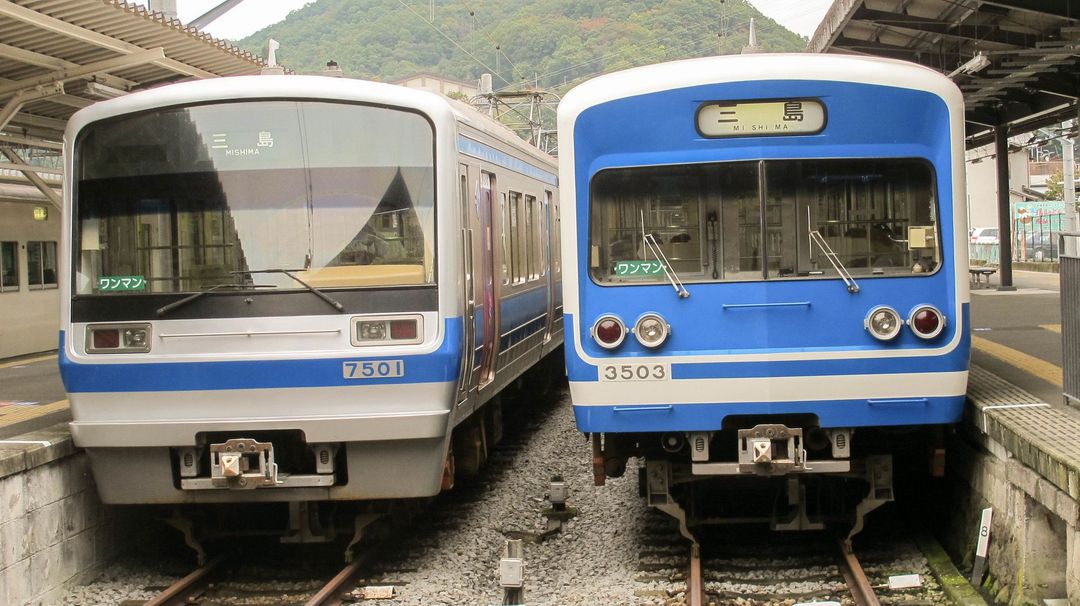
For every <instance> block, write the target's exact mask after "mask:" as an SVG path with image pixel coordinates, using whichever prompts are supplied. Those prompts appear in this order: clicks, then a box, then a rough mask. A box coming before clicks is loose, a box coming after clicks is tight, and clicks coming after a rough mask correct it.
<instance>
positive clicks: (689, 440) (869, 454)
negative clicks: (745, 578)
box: [592, 417, 944, 541]
mask: <svg viewBox="0 0 1080 606" xmlns="http://www.w3.org/2000/svg"><path fill="white" fill-rule="evenodd" d="M760 420H762V419H761V418H760V417H759V418H757V419H755V420H754V421H755V422H754V423H753V424H751V422H750V421H749V420H741V421H740V420H733V421H732V423H731V424H730V425H727V424H725V425H726V426H725V427H724V429H722V430H720V431H715V432H670V433H664V434H604V435H603V436H601V435H600V434H593V436H592V440H593V471H594V480H595V482H596V483H597V484H598V485H599V484H603V483H604V480H605V478H607V477H619V476H621V475H623V473H624V472H625V471H626V467H627V464H628V460H629V459H630V458H631V457H636V458H638V459H639V460H640V461H643V464H642V465H641V466H640V468H639V470H638V471H639V478H638V479H639V489H640V493H641V496H642V497H644V498H645V499H646V502H647V503H648V505H650V506H652V507H655V508H657V509H659V510H661V511H664V512H665V513H667V514H669V515H671V516H673V517H675V518H676V519H678V520H679V523H680V527H681V530H682V532H683V534H684V535H685V536H686V537H687V538H688V539H690V540H691V541H694V530H695V528H699V527H703V526H712V525H719V524H768V525H769V527H770V528H771V529H772V530H775V531H804V530H824V529H826V528H828V529H830V530H833V531H836V532H838V533H840V534H841V536H846V539H847V541H850V540H851V538H852V537H854V536H855V535H856V534H858V533H859V532H860V531H861V530H862V528H863V522H864V518H865V516H866V515H867V514H869V513H870V512H872V511H874V510H876V509H878V508H879V507H881V506H882V505H885V504H886V503H889V502H892V501H894V500H896V499H897V491H898V490H901V491H906V490H908V489H909V488H910V487H911V486H912V485H914V484H917V483H918V482H920V481H922V480H924V479H925V478H929V477H942V476H943V475H944V449H943V447H942V444H943V435H942V431H941V428H938V427H931V428H927V427H897V428H859V429H858V431H856V430H855V429H853V428H833V429H822V428H820V427H817V426H815V425H812V424H807V421H808V419H802V418H787V419H768V420H769V421H773V422H770V423H757V422H756V421H760ZM740 422H741V426H740Z"/></svg>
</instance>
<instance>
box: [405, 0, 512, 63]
mask: <svg viewBox="0 0 1080 606" xmlns="http://www.w3.org/2000/svg"><path fill="white" fill-rule="evenodd" d="M397 1H398V4H400V5H401V6H404V7H405V8H406V9H408V10H409V12H410V13H412V14H413V15H416V17H417V18H418V19H420V20H421V21H423V22H424V23H427V24H428V25H430V26H431V28H432V29H434V30H435V31H436V32H438V33H439V35H440V36H442V37H443V38H446V40H447V41H448V42H450V44H453V45H454V46H456V47H457V48H458V50H460V51H461V52H463V53H465V54H466V55H468V56H469V57H470V58H471V59H472V60H473V61H476V62H477V63H479V64H480V65H481V66H482V67H483V68H484V69H486V70H488V71H489V72H491V73H492V74H494V75H495V76H496V77H498V78H499V79H500V80H502V81H503V82H506V83H507V84H511V82H510V81H509V80H507V79H506V78H503V77H502V75H501V74H499V73H498V72H497V71H496V70H494V69H492V68H491V66H490V65H488V64H487V63H484V62H483V61H481V60H480V58H479V57H477V56H476V55H474V54H472V53H470V52H469V50H468V49H466V48H465V47H464V46H462V45H460V44H458V42H457V40H454V39H453V38H451V37H450V36H449V35H448V34H446V32H444V31H442V29H440V28H439V26H437V25H435V23H433V22H431V21H428V20H427V19H425V18H424V16H423V15H421V14H420V13H418V12H416V11H415V10H414V9H413V7H411V6H409V5H408V4H406V3H405V0H397Z"/></svg>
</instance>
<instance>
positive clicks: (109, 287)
mask: <svg viewBox="0 0 1080 606" xmlns="http://www.w3.org/2000/svg"><path fill="white" fill-rule="evenodd" d="M97 289H98V292H122V291H127V290H146V278H144V277H142V276H102V277H100V278H98V281H97Z"/></svg>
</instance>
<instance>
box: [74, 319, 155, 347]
mask: <svg viewBox="0 0 1080 606" xmlns="http://www.w3.org/2000/svg"><path fill="white" fill-rule="evenodd" d="M148 351H150V325H149V324H108V325H102V324H97V325H91V326H87V327H86V352H87V353H146V352H148Z"/></svg>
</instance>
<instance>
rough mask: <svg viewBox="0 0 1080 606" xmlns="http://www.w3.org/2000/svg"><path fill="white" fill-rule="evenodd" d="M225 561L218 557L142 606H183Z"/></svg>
mask: <svg viewBox="0 0 1080 606" xmlns="http://www.w3.org/2000/svg"><path fill="white" fill-rule="evenodd" d="M225 561H226V558H225V556H218V557H216V558H214V559H212V560H210V561H209V562H207V563H206V564H205V565H203V566H199V567H198V568H196V569H195V570H193V571H191V572H190V573H188V575H187V576H185V577H184V578H182V579H180V580H179V581H177V582H175V583H173V584H172V585H169V586H168V587H166V588H165V591H162V592H161V593H159V594H157V595H156V596H154V597H153V598H152V599H151V600H149V601H147V602H146V603H144V604H143V606H174V605H175V606H183V605H185V604H187V603H188V601H187V598H188V597H189V596H190V595H191V594H193V593H195V592H196V591H198V590H199V589H202V588H203V587H204V586H205V585H208V584H209V583H210V581H211V580H213V578H214V573H215V572H217V569H218V568H220V567H221V565H222V564H223V563H224V562H225Z"/></svg>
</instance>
